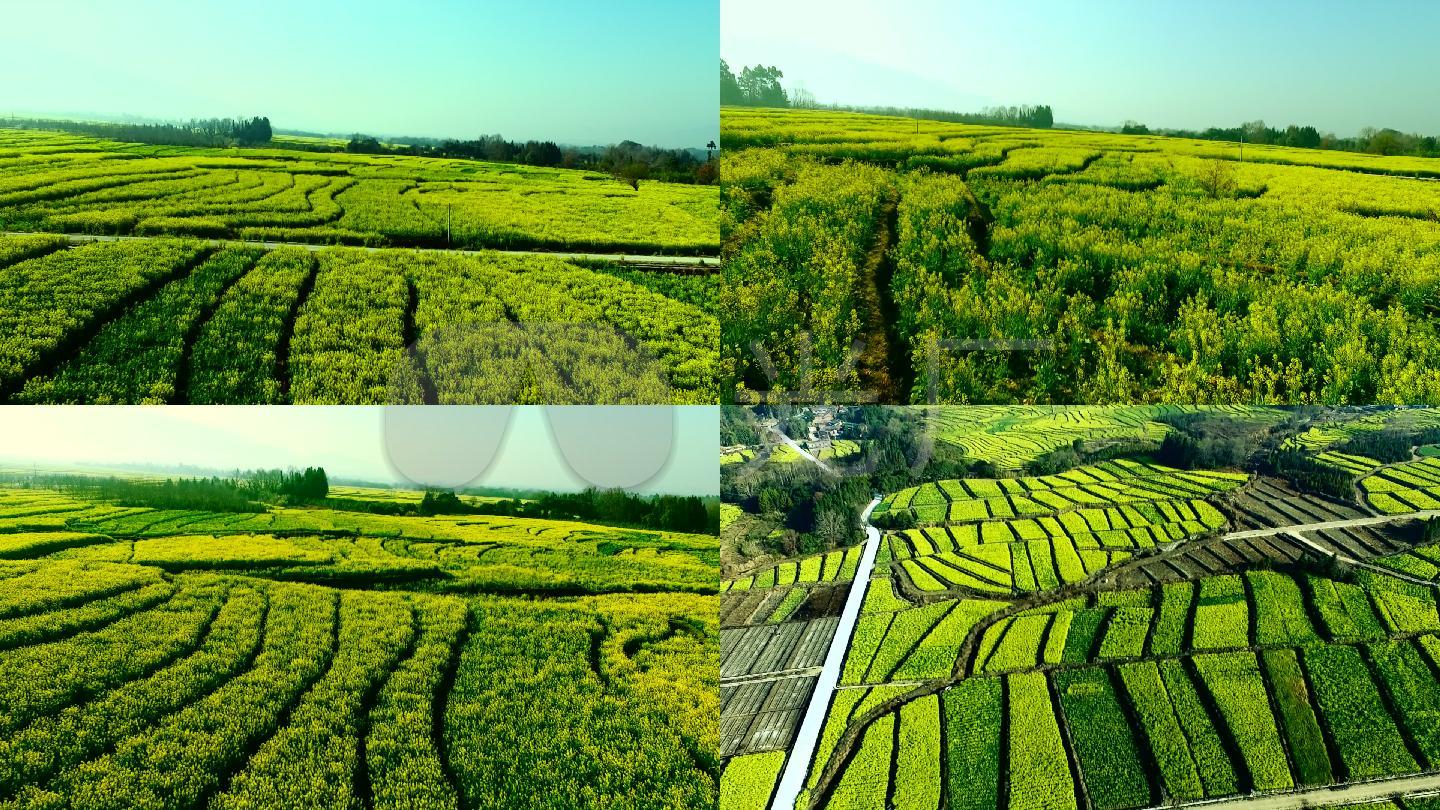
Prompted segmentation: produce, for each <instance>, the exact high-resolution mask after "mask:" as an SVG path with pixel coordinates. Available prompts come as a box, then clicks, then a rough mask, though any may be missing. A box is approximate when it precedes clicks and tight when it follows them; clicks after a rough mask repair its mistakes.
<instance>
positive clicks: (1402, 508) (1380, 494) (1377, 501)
mask: <svg viewBox="0 0 1440 810" xmlns="http://www.w3.org/2000/svg"><path fill="white" fill-rule="evenodd" d="M1360 489H1361V490H1363V491H1364V493H1365V500H1366V501H1367V502H1368V503H1369V504H1370V506H1372V507H1374V508H1375V509H1376V510H1377V511H1379V512H1382V513H1386V514H1396V513H1401V512H1414V511H1417V510H1421V509H1440V458H1436V457H1434V456H1430V457H1426V458H1421V459H1419V460H1417V461H1414V462H1410V463H1405V464H1395V465H1390V466H1387V467H1385V468H1384V469H1381V470H1378V471H1377V472H1375V473H1374V474H1373V475H1370V476H1367V477H1365V478H1363V479H1362V480H1361V481H1360Z"/></svg>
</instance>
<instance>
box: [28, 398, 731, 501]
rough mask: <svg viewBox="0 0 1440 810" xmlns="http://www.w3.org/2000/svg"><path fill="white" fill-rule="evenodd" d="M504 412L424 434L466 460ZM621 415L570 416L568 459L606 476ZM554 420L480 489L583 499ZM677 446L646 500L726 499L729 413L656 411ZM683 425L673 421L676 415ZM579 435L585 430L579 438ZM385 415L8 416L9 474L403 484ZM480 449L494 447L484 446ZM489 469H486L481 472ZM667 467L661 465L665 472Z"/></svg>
mask: <svg viewBox="0 0 1440 810" xmlns="http://www.w3.org/2000/svg"><path fill="white" fill-rule="evenodd" d="M482 410H488V411H489V415H492V416H493V415H494V414H495V413H497V412H500V411H503V409H494V408H492V409H472V408H463V407H445V408H434V407H432V408H427V409H424V410H423V414H424V418H425V428H426V430H427V431H430V432H432V433H433V434H434V435H435V436H436V437H437V444H438V445H439V446H444V447H447V448H449V449H450V450H449V452H451V453H454V454H460V453H464V452H466V449H467V448H470V447H472V446H473V445H474V443H475V442H476V440H478V439H480V438H482V437H478V436H476V435H475V434H477V433H479V432H483V431H490V430H493V429H494V427H493V426H494V425H495V424H496V423H495V422H494V421H493V420H490V419H485V418H482V414H481V411H482ZM619 410H621V409H620V408H609V407H584V408H578V407H577V408H569V409H566V411H565V418H566V419H567V420H568V423H569V425H570V428H571V429H569V430H565V429H564V426H562V428H561V429H562V430H564V432H565V440H566V442H567V444H566V446H567V448H569V454H570V455H572V456H575V457H578V458H582V459H589V460H591V461H592V462H593V463H600V464H604V463H605V462H606V461H607V460H608V459H610V458H612V457H613V456H614V455H615V453H616V450H615V442H616V441H617V440H619V441H621V442H623V441H624V440H625V437H624V436H623V435H621V436H618V437H617V436H616V435H615V434H616V429H615V428H614V427H613V426H614V425H615V424H617V422H619V421H622V420H620V419H619V417H620V416H623V414H620V413H618V411H619ZM544 411H545V409H544V408H541V407H538V406H523V407H516V408H514V409H513V411H512V413H511V417H510V422H509V425H508V428H507V429H506V430H505V433H504V437H503V440H502V441H501V442H500V445H499V450H498V453H497V454H496V457H495V458H494V460H493V463H491V464H490V465H489V466H488V468H487V469H485V472H484V475H483V477H481V478H480V479H479V480H477V481H475V482H474V484H475V485H477V486H479V485H484V486H508V487H519V488H542V489H555V490H573V489H579V488H582V487H584V486H585V485H586V481H585V480H583V479H581V478H580V477H578V476H577V475H576V474H575V472H574V471H573V469H572V467H571V466H570V465H569V464H567V463H566V461H565V460H564V457H563V455H562V453H561V451H560V450H559V449H558V447H557V444H556V439H555V438H554V436H555V432H554V431H552V430H551V427H550V424H551V421H548V420H547V416H546V414H545V413H544ZM656 412H657V413H661V414H663V415H664V417H663V418H664V419H665V420H666V421H665V422H663V423H661V424H662V425H663V426H664V427H666V428H668V427H669V425H670V424H671V422H670V421H669V420H671V419H673V425H674V444H673V448H672V451H671V452H670V454H669V457H668V461H666V462H665V463H664V466H663V467H661V468H659V470H658V473H657V474H656V475H655V477H654V478H652V479H651V480H649V481H648V482H646V483H645V484H643V485H641V486H640V487H639V488H638V489H639V490H640V491H643V492H667V493H674V494H716V493H718V492H719V487H720V484H719V476H720V471H719V464H718V462H717V458H718V456H719V429H720V428H719V421H720V416H719V408H716V407H707V406H687V407H675V408H673V409H657V411H656ZM672 413H673V417H672V416H671V415H670V414H672ZM576 426H578V427H580V428H582V429H580V430H576V429H574V428H575V427H576ZM385 442H386V437H385V428H384V426H383V425H382V418H381V409H379V408H373V407H309V406H290V407H268V408H267V407H242V406H200V405H188V406H179V407H153V406H150V407H147V406H134V407H126V406H103V407H75V406H55V407H43V406H13V407H7V408H4V409H0V464H28V463H38V464H49V465H86V464H89V465H101V466H103V465H108V464H157V465H182V464H183V465H191V466H199V467H210V468H216V469H221V470H230V469H234V468H237V467H239V468H242V469H243V468H256V467H266V468H269V467H303V466H308V465H319V466H323V467H325V468H326V470H328V471H329V472H330V473H331V475H333V476H337V477H345V478H352V479H363V480H367V481H377V482H384V481H398V480H399V476H398V475H397V474H396V472H395V470H394V468H393V467H392V464H391V462H390V460H389V459H390V457H391V456H390V454H389V453H388V452H387V449H386V447H385ZM480 443H481V444H483V443H484V442H483V441H481V442H480ZM477 463H478V464H479V467H480V468H484V466H485V465H484V463H483V460H477ZM657 467H658V465H657Z"/></svg>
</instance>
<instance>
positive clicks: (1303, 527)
mask: <svg viewBox="0 0 1440 810" xmlns="http://www.w3.org/2000/svg"><path fill="white" fill-rule="evenodd" d="M1431 517H1440V509H1427V510H1424V511H1421V512H1406V513H1404V514H1402V515H1380V516H1377V517H1363V518H1350V519H1348V520H1327V521H1325V522H1324V523H1302V524H1298V525H1294V526H1276V527H1272V528H1269V529H1246V530H1245V531H1241V532H1230V533H1229V534H1227V535H1225V539H1226V540H1244V539H1245V538H1247V537H1270V536H1271V535H1276V534H1294V533H1296V532H1321V531H1325V530H1326V529H1345V528H1350V527H1352V526H1375V525H1378V524H1381V523H1394V522H1396V521H1400V520H1424V519H1425V518H1431Z"/></svg>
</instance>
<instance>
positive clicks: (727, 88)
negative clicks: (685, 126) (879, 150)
mask: <svg viewBox="0 0 1440 810" xmlns="http://www.w3.org/2000/svg"><path fill="white" fill-rule="evenodd" d="M783 78H785V74H784V72H783V71H781V70H780V69H779V68H777V67H773V66H770V67H767V66H765V65H755V66H753V67H747V68H743V69H742V70H741V71H740V74H739V75H738V76H737V75H736V74H735V73H734V72H732V71H731V70H730V65H729V64H728V63H727V62H726V61H725V60H723V59H722V60H720V103H721V104H726V105H732V106H737V107H796V108H803V109H812V110H815V109H821V110H839V111H842V112H859V113H870V114H872V115H894V116H902V117H904V118H919V119H923V120H927V121H948V122H950V123H956V124H986V125H991V126H1007V127H1030V128H1032V129H1050V128H1051V127H1052V126H1054V124H1055V117H1054V115H1053V114H1052V113H1051V111H1050V105H1048V104H1035V105H1020V106H1012V107H990V108H988V109H984V110H981V111H980V112H976V113H962V112H952V111H949V110H931V109H924V108H912V107H857V106H853V105H846V104H819V103H817V102H816V101H815V99H814V97H813V96H811V95H810V94H809V93H806V92H805V91H803V90H797V91H794V92H793V93H792V92H790V91H787V90H786V89H785V87H784V85H782V84H781V83H780V80H781V79H783Z"/></svg>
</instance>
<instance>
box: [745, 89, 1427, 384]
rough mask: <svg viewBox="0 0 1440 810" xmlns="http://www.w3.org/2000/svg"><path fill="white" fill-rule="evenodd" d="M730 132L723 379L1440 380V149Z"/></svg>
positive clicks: (787, 121) (836, 118) (756, 127)
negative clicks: (1405, 152) (1437, 301)
mask: <svg viewBox="0 0 1440 810" xmlns="http://www.w3.org/2000/svg"><path fill="white" fill-rule="evenodd" d="M721 131H722V143H723V145H724V147H725V153H724V157H723V160H722V168H721V176H722V185H723V188H722V192H721V206H722V215H721V229H722V235H723V239H724V242H725V244H726V260H725V263H724V270H723V273H724V276H725V283H724V285H723V286H722V288H721V290H720V306H721V310H722V311H725V312H733V313H735V316H734V317H733V319H731V320H729V321H727V323H726V325H725V329H724V331H723V335H722V348H721V352H722V357H723V369H724V376H725V380H724V388H725V389H726V390H730V389H732V388H739V389H750V390H764V389H768V388H777V389H785V390H809V389H815V390H852V389H856V388H860V389H863V390H869V391H871V392H874V393H875V394H876V395H877V396H879V397H880V400H881V401H891V402H923V401H928V399H927V398H928V397H930V396H932V395H933V396H935V397H937V398H938V400H939V401H941V402H956V403H960V402H1017V403H1020V402H1059V403H1065V402H1093V403H1104V402H1183V403H1197V402H1217V403H1243V402H1302V401H1321V402H1377V401H1378V402H1397V403H1398V402H1405V403H1410V402H1432V401H1435V400H1436V399H1440V333H1437V331H1436V327H1435V323H1434V319H1433V317H1432V315H1431V311H1430V302H1431V299H1432V298H1433V295H1434V292H1435V288H1436V285H1437V283H1440V251H1437V246H1440V228H1437V227H1436V224H1435V211H1436V210H1437V207H1440V184H1436V183H1435V182H1431V181H1433V180H1435V179H1436V178H1440V160H1436V159H1433V158H1416V157H1381V156H1376V155H1368V154H1354V153H1346V152H1335V151H1319V150H1307V149H1298V148H1288V147H1280V146H1255V145H1251V146H1248V147H1247V148H1246V149H1245V150H1244V160H1243V162H1242V161H1241V160H1240V159H1239V158H1240V155H1239V153H1238V152H1239V150H1238V149H1237V145H1236V144H1228V143H1220V142H1214V141H1195V140H1186V139H1181V138H1166V137H1159V136H1142V135H1117V134H1110V133H1101V132H1088V131H1063V130H1031V129H1022V128H1013V127H994V126H976V125H965V124H955V123H944V122H937V121H917V120H913V119H907V118H901V117H890V116H876V115H864V114H856V113H845V112H833V111H818V110H773V109H749V108H724V109H722V110H721ZM882 280H883V281H882ZM1336 324H1344V325H1345V328H1344V329H1337V328H1335V325H1336ZM801 333H804V334H805V335H808V337H807V338H806V339H805V340H800V339H798V338H795V337H793V336H795V335H798V334H801ZM780 336H786V337H785V338H784V339H781V338H780ZM857 341H860V342H862V343H863V344H864V345H863V348H862V349H861V350H860V351H859V352H858V353H856V352H855V349H854V347H855V344H856V342H857ZM945 341H961V342H968V345H959V346H956V345H953V344H952V345H946V344H945ZM977 341H978V342H979V343H977ZM984 341H998V342H999V343H997V344H991V345H986V344H985V343H983V342H984ZM1011 341H1029V342H1030V343H1022V344H1018V345H1017V344H1014V343H1010V342H1011ZM756 342H758V343H759V344H761V346H762V347H763V349H764V352H763V355H762V354H761V353H758V352H757V351H756V350H755V347H754V344H755V343H756ZM762 357H763V362H762ZM802 378H803V379H802ZM807 386H808V389H807Z"/></svg>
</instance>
